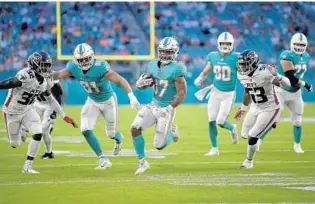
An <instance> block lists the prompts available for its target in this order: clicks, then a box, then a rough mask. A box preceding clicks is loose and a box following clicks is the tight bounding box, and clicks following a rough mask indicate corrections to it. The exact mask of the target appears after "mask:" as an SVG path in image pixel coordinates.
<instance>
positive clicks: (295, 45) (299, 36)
mask: <svg viewBox="0 0 315 204" xmlns="http://www.w3.org/2000/svg"><path fill="white" fill-rule="evenodd" d="M306 47H307V38H306V37H305V35H304V34H303V33H296V34H294V35H293V36H292V38H291V50H292V51H293V52H295V53H296V54H298V55H301V54H303V53H304V52H305V51H306Z"/></svg>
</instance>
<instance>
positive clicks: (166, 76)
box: [147, 59, 186, 107]
mask: <svg viewBox="0 0 315 204" xmlns="http://www.w3.org/2000/svg"><path fill="white" fill-rule="evenodd" d="M147 74H152V75H153V76H154V78H155V79H156V85H155V86H154V94H153V102H154V103H155V104H157V105H158V106H160V107H166V106H168V105H170V104H171V103H172V101H173V100H174V98H175V97H176V96H177V91H176V87H175V78H177V77H185V75H186V67H185V65H183V64H181V63H177V62H171V63H169V64H168V65H165V66H163V67H159V66H158V60H156V59H155V60H152V61H151V62H150V63H149V65H148V70H147Z"/></svg>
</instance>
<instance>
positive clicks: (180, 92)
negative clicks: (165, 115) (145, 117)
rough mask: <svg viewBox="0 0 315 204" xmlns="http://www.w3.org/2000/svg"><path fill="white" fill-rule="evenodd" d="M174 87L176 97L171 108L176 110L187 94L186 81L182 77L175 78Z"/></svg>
mask: <svg viewBox="0 0 315 204" xmlns="http://www.w3.org/2000/svg"><path fill="white" fill-rule="evenodd" d="M175 87H176V91H177V96H176V97H175V98H174V100H173V101H172V103H171V106H172V107H173V108H176V107H177V106H178V105H179V104H180V103H181V102H182V101H183V100H184V98H185V96H186V92H187V85H186V80H185V78H184V77H177V78H175Z"/></svg>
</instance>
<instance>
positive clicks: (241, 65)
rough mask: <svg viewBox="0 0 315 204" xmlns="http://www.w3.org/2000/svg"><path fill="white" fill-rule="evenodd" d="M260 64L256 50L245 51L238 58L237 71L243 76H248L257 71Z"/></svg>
mask: <svg viewBox="0 0 315 204" xmlns="http://www.w3.org/2000/svg"><path fill="white" fill-rule="evenodd" d="M258 64H259V57H258V54H257V53H256V52H255V51H254V50H245V51H244V52H242V53H241V54H240V56H239V57H238V60H237V71H238V72H239V73H240V74H242V75H248V74H250V73H252V72H253V71H255V70H256V69H257V67H258Z"/></svg>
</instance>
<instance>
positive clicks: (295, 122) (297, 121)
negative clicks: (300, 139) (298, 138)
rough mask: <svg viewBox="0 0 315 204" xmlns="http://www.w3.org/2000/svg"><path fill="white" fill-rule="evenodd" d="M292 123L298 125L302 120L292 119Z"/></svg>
mask: <svg viewBox="0 0 315 204" xmlns="http://www.w3.org/2000/svg"><path fill="white" fill-rule="evenodd" d="M292 122H293V125H294V126H296V127H300V126H301V125H302V121H301V120H293V121H292Z"/></svg>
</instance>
